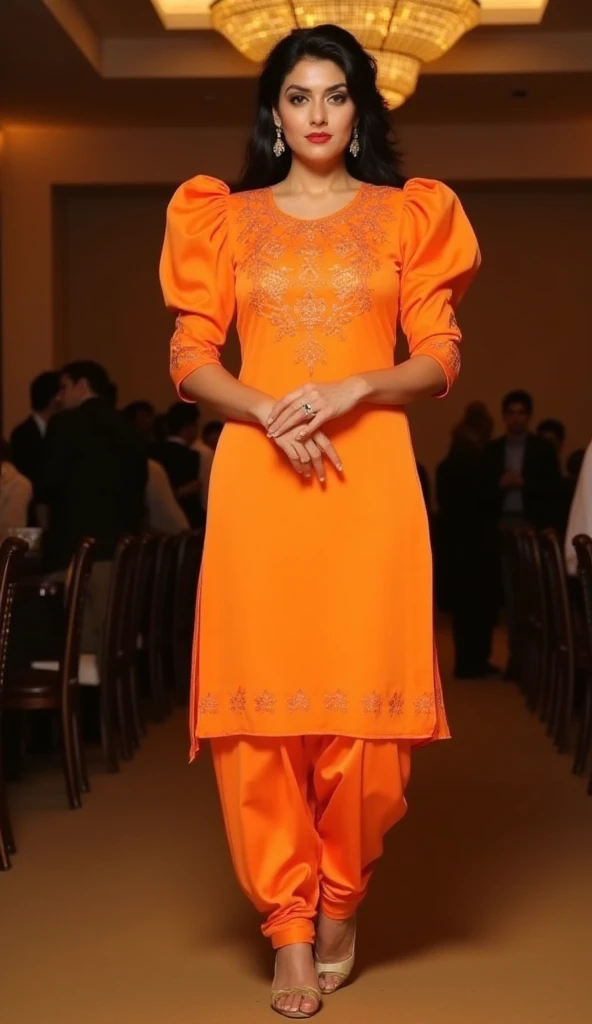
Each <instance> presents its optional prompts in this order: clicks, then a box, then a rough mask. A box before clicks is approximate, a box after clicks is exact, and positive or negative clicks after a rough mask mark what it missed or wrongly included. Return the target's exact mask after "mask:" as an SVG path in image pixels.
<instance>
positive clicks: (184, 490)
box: [153, 402, 205, 529]
mask: <svg viewBox="0 0 592 1024" xmlns="http://www.w3.org/2000/svg"><path fill="white" fill-rule="evenodd" d="M166 427H167V436H166V438H165V440H164V441H160V442H158V443H157V444H156V445H155V446H154V449H153V455H154V458H155V459H156V461H157V462H160V464H161V465H162V466H163V467H164V469H165V470H166V473H167V476H168V478H169V481H170V484H171V487H172V488H173V491H174V493H175V497H176V499H177V501H178V502H179V504H180V506H181V508H182V509H183V511H184V512H185V515H186V516H187V518H188V520H189V522H190V524H191V526H192V527H193V528H194V529H196V528H198V527H200V526H203V523H204V520H205V513H204V507H203V504H202V500H201V491H202V486H201V480H200V455H199V452H197V451H195V449H194V448H193V447H192V445H193V444H194V443H195V440H196V439H197V436H198V433H199V412H198V410H197V407H196V406H195V405H192V404H190V403H188V402H175V403H174V404H173V405H171V407H170V409H169V411H168V413H167V416H166Z"/></svg>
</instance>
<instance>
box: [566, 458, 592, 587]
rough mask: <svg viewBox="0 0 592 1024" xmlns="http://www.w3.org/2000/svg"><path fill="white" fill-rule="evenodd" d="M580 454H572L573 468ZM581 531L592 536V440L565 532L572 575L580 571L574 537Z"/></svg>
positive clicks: (580, 474)
mask: <svg viewBox="0 0 592 1024" xmlns="http://www.w3.org/2000/svg"><path fill="white" fill-rule="evenodd" d="M580 454H582V453H580V452H574V453H573V455H572V456H570V458H571V459H572V460H573V465H572V469H575V468H576V467H577V464H578V462H580V460H579V459H576V458H575V456H579V455H580ZM579 533H587V534H588V536H589V537H592V441H591V442H590V444H589V445H588V447H587V448H586V450H585V452H584V453H583V454H582V459H581V462H580V468H579V473H578V475H577V483H576V487H575V492H574V496H573V501H572V505H571V509H570V512H569V520H568V523H567V529H566V534H565V561H566V564H567V571H568V573H569V574H570V576H575V575H576V574H577V571H578V564H577V558H576V552H575V549H574V546H573V539H574V537H577V536H578V534H579Z"/></svg>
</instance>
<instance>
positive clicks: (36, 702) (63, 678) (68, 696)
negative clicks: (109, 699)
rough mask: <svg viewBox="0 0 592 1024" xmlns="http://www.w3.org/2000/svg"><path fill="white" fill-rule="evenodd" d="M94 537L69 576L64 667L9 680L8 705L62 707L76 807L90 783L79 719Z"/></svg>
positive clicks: (68, 775) (69, 791)
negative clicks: (84, 620) (84, 622)
mask: <svg viewBox="0 0 592 1024" xmlns="http://www.w3.org/2000/svg"><path fill="white" fill-rule="evenodd" d="M94 544H95V542H94V540H92V539H91V538H86V539H85V540H83V541H82V542H81V543H80V544H79V546H78V549H77V551H76V553H75V555H74V558H73V559H72V563H71V565H70V568H69V570H68V576H67V580H66V630H65V636H64V644H63V653H62V656H61V658H60V662H59V665H58V670H57V671H54V670H53V669H44V668H39V669H37V668H32V667H31V668H30V669H27V670H23V671H19V672H14V673H10V674H9V675H8V678H7V679H6V682H5V690H4V707H5V708H6V709H7V710H11V711H38V710H52V711H57V712H59V715H60V726H61V742H62V756H63V767H64V779H65V783H66V792H67V795H68V801H69V803H70V807H72V808H73V809H76V808H79V807H81V806H82V798H81V793H82V792H87V791H88V789H89V783H88V777H87V774H86V766H85V762H84V755H83V749H82V741H81V735H80V723H79V706H80V700H79V690H78V677H79V663H80V640H81V633H82V618H83V613H84V601H85V596H86V590H87V585H88V580H89V578H90V573H91V569H92V555H93V548H94Z"/></svg>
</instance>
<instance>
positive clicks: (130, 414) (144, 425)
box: [121, 401, 156, 445]
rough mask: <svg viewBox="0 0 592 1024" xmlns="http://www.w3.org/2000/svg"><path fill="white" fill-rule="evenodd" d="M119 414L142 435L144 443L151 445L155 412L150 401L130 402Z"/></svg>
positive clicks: (152, 442)
mask: <svg viewBox="0 0 592 1024" xmlns="http://www.w3.org/2000/svg"><path fill="white" fill-rule="evenodd" d="M121 415H122V416H123V417H124V418H125V419H126V420H127V421H128V423H131V425H132V427H134V428H135V430H137V431H138V433H139V435H140V437H143V438H144V440H145V442H146V444H148V445H152V444H154V441H155V435H154V421H155V420H156V412H155V410H154V406H153V405H151V404H150V402H145V401H139V402H130V403H129V405H126V406H125V408H124V409H122V410H121Z"/></svg>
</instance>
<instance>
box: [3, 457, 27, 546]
mask: <svg viewBox="0 0 592 1024" xmlns="http://www.w3.org/2000/svg"><path fill="white" fill-rule="evenodd" d="M7 447H8V446H7V445H5V443H4V441H2V440H0V541H1V540H3V538H4V536H5V535H6V533H7V532H8V531H9V530H12V529H15V528H22V527H24V526H26V525H27V521H28V513H29V506H30V504H31V501H32V499H33V487H32V485H31V482H30V480H27V478H26V476H23V475H22V473H19V471H18V469H17V468H16V467H15V466H13V464H12V462H10V461H9V460H8V454H7Z"/></svg>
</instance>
